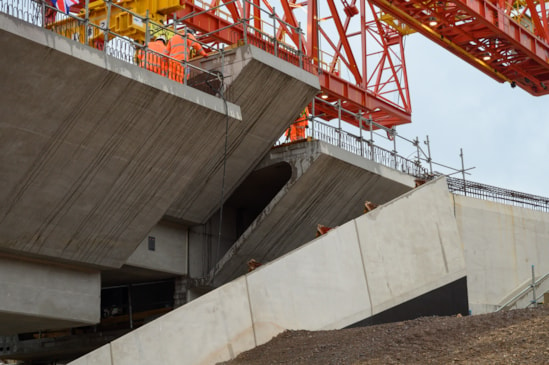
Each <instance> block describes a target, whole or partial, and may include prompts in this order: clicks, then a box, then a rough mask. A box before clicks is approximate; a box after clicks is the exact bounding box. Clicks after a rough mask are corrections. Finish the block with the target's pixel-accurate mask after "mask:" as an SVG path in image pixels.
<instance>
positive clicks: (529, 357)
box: [223, 307, 549, 365]
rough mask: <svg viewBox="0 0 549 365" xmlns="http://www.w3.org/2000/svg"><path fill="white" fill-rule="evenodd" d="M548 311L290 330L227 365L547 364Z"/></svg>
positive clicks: (548, 347)
mask: <svg viewBox="0 0 549 365" xmlns="http://www.w3.org/2000/svg"><path fill="white" fill-rule="evenodd" d="M548 328H549V309H548V308H543V307H539V308H533V309H520V310H512V311H506V312H499V313H490V314H484V315H474V316H467V317H422V318H418V319H415V320H411V321H404V322H396V323H389V324H382V325H376V326H368V327H361V328H350V329H343V330H334V331H315V332H310V331H286V332H283V333H281V334H280V335H278V336H277V337H275V338H273V339H272V340H271V341H270V342H268V343H266V344H264V345H262V346H259V347H257V348H255V349H253V350H250V351H248V352H245V353H242V354H240V356H238V357H237V358H236V359H234V360H231V361H228V362H224V363H223V364H224V365H268V364H292V365H297V364H315V365H323V364H353V365H355V364H448V363H461V364H546V363H549V331H548Z"/></svg>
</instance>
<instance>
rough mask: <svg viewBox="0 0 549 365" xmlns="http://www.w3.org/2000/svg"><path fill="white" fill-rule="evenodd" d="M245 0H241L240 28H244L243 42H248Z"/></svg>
mask: <svg viewBox="0 0 549 365" xmlns="http://www.w3.org/2000/svg"><path fill="white" fill-rule="evenodd" d="M246 16H247V14H246V0H242V28H243V29H244V35H243V36H244V44H248V36H247V34H248V30H247V29H246V26H247V23H248V20H247V19H246Z"/></svg>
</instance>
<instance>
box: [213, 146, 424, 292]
mask: <svg viewBox="0 0 549 365" xmlns="http://www.w3.org/2000/svg"><path fill="white" fill-rule="evenodd" d="M282 161H284V162H286V163H288V164H290V165H291V168H292V177H291V178H290V181H289V182H288V183H287V184H286V185H285V186H284V187H283V188H282V190H281V191H280V192H279V193H278V194H277V195H276V196H275V198H274V199H273V200H272V202H271V203H270V204H269V205H268V206H267V207H266V208H265V209H264V211H263V212H262V213H261V214H260V215H259V216H258V217H257V218H256V219H255V220H254V222H253V223H252V224H251V225H250V227H249V228H248V229H247V230H246V231H245V232H244V233H243V234H242V236H241V237H240V238H239V239H238V240H237V241H236V242H235V243H234V244H233V246H232V247H231V248H230V249H229V251H228V252H227V253H226V254H225V256H224V257H223V258H222V259H221V260H220V262H219V263H218V264H217V266H216V269H215V272H214V273H213V274H211V276H212V277H213V284H214V285H220V284H223V283H225V282H227V281H230V280H232V279H234V278H236V277H238V276H240V275H242V274H245V273H246V271H247V265H246V262H247V261H248V260H250V259H251V258H254V259H255V260H257V261H259V262H261V263H266V262H269V261H272V260H274V259H276V258H277V257H280V256H281V255H283V254H285V253H287V252H289V251H291V250H293V249H295V248H297V247H299V246H300V245H302V244H304V243H306V242H308V241H310V240H312V239H313V238H315V235H316V229H317V225H318V224H322V225H325V226H328V227H336V226H338V225H340V224H343V223H345V222H347V221H349V220H351V219H353V218H356V217H358V216H359V215H361V214H362V213H363V211H364V203H365V201H367V200H368V201H371V202H373V203H375V204H383V203H386V202H388V201H390V200H392V199H394V198H396V197H397V196H399V195H401V194H403V193H405V192H407V191H410V190H411V189H412V188H413V186H414V178H413V177H411V176H409V175H406V174H403V173H400V172H398V171H396V170H393V169H390V168H387V167H385V166H382V165H380V164H377V163H374V162H372V161H370V160H367V159H364V158H362V157H360V156H357V155H354V154H352V153H349V152H346V151H344V150H341V149H339V148H337V147H334V146H331V145H329V144H326V143H324V142H319V141H305V142H301V143H296V144H291V145H289V146H285V147H280V148H276V149H274V150H272V151H271V153H270V154H269V155H268V156H266V157H265V159H264V160H263V161H262V163H261V164H260V165H259V166H258V169H260V168H265V167H268V166H271V165H276V164H277V163H280V162H282Z"/></svg>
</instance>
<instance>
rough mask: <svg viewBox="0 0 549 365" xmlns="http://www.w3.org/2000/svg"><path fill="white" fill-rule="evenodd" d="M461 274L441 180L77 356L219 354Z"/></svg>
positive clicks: (331, 324) (164, 360)
mask: <svg viewBox="0 0 549 365" xmlns="http://www.w3.org/2000/svg"><path fill="white" fill-rule="evenodd" d="M463 276H465V262H464V259H463V255H462V245H461V241H460V239H459V234H458V229H457V226H456V223H455V220H454V217H453V211H452V204H451V200H450V194H448V190H447V187H446V182H445V181H444V180H443V179H442V180H437V181H434V182H432V183H429V184H426V185H423V186H421V187H420V188H417V189H415V190H413V191H412V192H410V193H407V194H405V195H403V196H401V197H399V198H397V199H395V200H393V201H392V202H390V203H387V204H386V205H383V206H380V207H378V208H377V209H376V210H374V211H373V212H370V213H369V214H366V215H363V216H361V217H359V218H357V219H355V220H352V221H350V222H348V223H347V224H344V225H342V226H341V227H339V228H337V229H334V230H332V231H330V232H329V233H328V234H326V235H323V236H321V237H319V238H317V239H316V240H314V241H312V242H310V243H308V244H306V245H304V246H302V247H301V248H299V249H297V250H295V251H293V252H291V253H289V254H287V255H285V256H283V257H281V258H280V259H278V260H276V261H273V262H272V263H269V264H267V265H264V266H262V267H260V268H258V269H256V270H255V271H253V272H251V273H249V274H247V275H245V276H242V277H240V278H238V279H236V280H234V281H232V282H230V283H228V284H226V285H224V286H222V287H220V288H219V289H217V290H215V291H212V292H210V293H208V294H206V295H204V296H202V297H200V298H198V299H196V300H195V301H193V302H191V303H189V304H187V305H185V306H183V307H181V308H179V309H177V310H174V311H173V312H171V313H169V314H167V315H165V316H163V317H161V318H159V319H158V320H156V321H154V322H151V323H149V324H147V325H145V326H143V327H140V328H138V329H137V330H135V331H133V332H132V333H130V334H128V335H126V336H123V337H121V338H119V339H117V340H115V341H113V342H112V343H110V344H108V345H106V346H105V347H102V348H100V349H98V350H96V351H95V352H94V353H92V354H89V355H87V356H84V357H82V358H80V359H77V360H75V361H74V362H72V363H71V364H73V365H82V364H87V365H91V364H101V365H125V364H128V365H130V364H131V365H136V364H152V363H160V364H213V363H216V362H219V361H224V360H228V359H231V358H234V357H235V356H236V355H238V354H239V353H240V352H243V351H245V350H248V349H251V348H253V347H255V346H258V345H261V344H263V343H266V342H268V341H269V340H270V339H271V338H272V337H274V336H276V335H277V334H279V333H280V332H282V331H284V330H286V329H306V330H322V329H335V328H342V327H345V326H347V325H350V324H352V323H355V322H357V321H359V320H361V319H364V318H366V317H369V316H371V315H374V314H377V313H379V312H381V311H383V310H385V309H387V308H390V307H391V306H394V305H396V304H399V303H402V302H405V301H407V300H409V299H411V298H414V297H416V296H418V295H421V294H424V293H426V292H428V291H430V290H433V289H435V288H438V287H440V286H442V285H445V284H447V283H450V282H453V281H455V280H456V279H458V278H461V277H463ZM109 353H110V356H107V355H108V354H109Z"/></svg>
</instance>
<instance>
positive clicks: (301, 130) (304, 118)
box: [286, 108, 309, 142]
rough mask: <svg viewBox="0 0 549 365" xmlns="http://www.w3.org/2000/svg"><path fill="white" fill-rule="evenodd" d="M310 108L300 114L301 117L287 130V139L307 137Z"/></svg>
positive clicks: (291, 140)
mask: <svg viewBox="0 0 549 365" xmlns="http://www.w3.org/2000/svg"><path fill="white" fill-rule="evenodd" d="M308 117H309V109H308V108H305V109H303V111H302V112H301V114H300V115H299V118H298V119H297V120H296V121H295V122H294V123H292V125H290V128H288V129H287V130H286V140H288V139H289V140H290V142H294V141H298V140H300V139H305V138H306V133H305V130H306V129H307V128H308V127H309V121H308Z"/></svg>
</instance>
